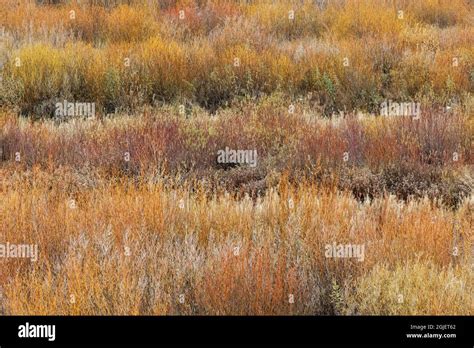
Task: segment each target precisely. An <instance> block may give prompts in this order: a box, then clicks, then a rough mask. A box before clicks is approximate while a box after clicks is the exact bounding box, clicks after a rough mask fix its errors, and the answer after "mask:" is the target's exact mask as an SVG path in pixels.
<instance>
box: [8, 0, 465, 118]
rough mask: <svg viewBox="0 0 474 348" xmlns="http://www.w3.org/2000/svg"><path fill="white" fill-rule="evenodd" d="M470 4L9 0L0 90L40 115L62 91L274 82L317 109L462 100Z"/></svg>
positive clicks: (159, 96)
mask: <svg viewBox="0 0 474 348" xmlns="http://www.w3.org/2000/svg"><path fill="white" fill-rule="evenodd" d="M400 11H401V12H402V13H401V14H400ZM473 16H474V15H473V13H472V6H469V1H468V0H455V1H449V3H448V2H445V1H431V0H430V1H428V0H425V1H421V2H419V1H405V2H403V3H399V2H396V1H378V0H364V1H357V2H353V1H331V2H328V3H325V2H320V3H316V4H315V3H314V2H313V1H303V2H301V1H286V2H276V3H275V2H270V1H256V2H252V3H251V4H247V5H246V4H244V3H241V2H237V1H224V2H218V3H217V2H207V3H201V2H194V1H177V2H152V3H149V2H148V3H146V4H143V3H142V4H139V2H135V3H133V4H121V2H120V1H117V2H113V3H110V4H109V5H107V4H105V3H104V4H101V3H81V4H77V3H75V2H74V1H73V2H56V3H55V5H54V6H53V5H37V4H35V3H34V2H32V1H24V2H18V1H7V4H6V5H5V6H4V9H3V10H1V11H0V26H1V28H3V29H4V35H3V36H2V38H1V39H2V45H1V46H0V48H1V49H0V59H1V62H2V64H3V65H4V69H3V70H2V78H3V87H2V92H3V93H1V94H0V95H1V98H0V102H1V103H2V104H7V105H13V106H16V107H19V108H20V110H21V112H22V113H24V114H28V115H30V116H35V117H38V116H43V117H48V116H49V117H50V116H51V115H52V113H51V110H48V108H47V107H46V106H48V105H49V107H50V108H51V107H52V105H54V103H55V102H56V101H58V100H64V99H68V100H81V101H89V102H96V103H97V104H98V108H97V110H98V111H100V112H103V113H114V112H116V111H117V110H119V111H120V110H122V111H133V110H136V108H137V107H138V106H141V105H150V104H160V103H163V102H170V101H176V102H179V103H182V104H186V103H192V104H194V105H199V106H201V107H205V108H207V109H209V110H211V111H215V110H216V109H218V108H219V107H225V106H227V105H228V104H229V103H231V102H232V101H233V100H235V99H241V98H245V97H249V96H250V97H254V98H260V97H261V96H262V95H268V94H272V93H275V92H282V93H284V94H285V95H286V96H287V98H288V99H291V98H297V97H302V96H306V95H308V93H311V94H312V98H313V99H314V101H315V103H317V104H318V105H320V106H321V107H322V108H323V110H324V113H325V114H326V115H330V114H331V113H333V112H338V111H346V112H347V111H348V112H351V111H353V110H359V109H360V110H365V111H371V112H373V111H374V110H376V109H377V108H379V105H380V103H381V102H382V101H383V100H385V99H393V100H404V101H417V102H424V103H428V104H430V103H437V104H441V105H448V104H449V105H451V104H453V105H464V104H465V103H466V102H467V100H469V97H470V96H471V95H472V90H473V75H472V69H473V61H474V60H473V59H474V58H473V57H474V55H473V49H472V47H474V44H473V39H472V38H473V37H474V36H473V28H472V25H471V23H472V18H473ZM46 76H47V77H48V78H46ZM49 77H50V78H49ZM41 107H43V108H41Z"/></svg>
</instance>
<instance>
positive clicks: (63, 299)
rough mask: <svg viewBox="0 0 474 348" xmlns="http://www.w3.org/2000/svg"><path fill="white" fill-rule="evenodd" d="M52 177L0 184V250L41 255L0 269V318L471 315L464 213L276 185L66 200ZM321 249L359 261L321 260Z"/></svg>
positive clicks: (97, 193) (35, 175)
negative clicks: (355, 247) (22, 246)
mask: <svg viewBox="0 0 474 348" xmlns="http://www.w3.org/2000/svg"><path fill="white" fill-rule="evenodd" d="M2 174H4V173H3V172H2ZM62 175H63V177H61V176H59V174H57V175H55V176H51V175H49V174H47V173H44V172H42V171H39V170H33V171H28V172H24V173H17V174H15V175H13V176H11V177H9V178H8V179H7V177H5V176H3V175H2V176H3V178H4V180H3V183H2V191H1V196H2V197H1V198H2V199H1V200H0V202H1V204H0V212H1V217H2V226H1V230H0V233H1V236H2V240H6V241H10V242H11V243H14V242H16V243H20V242H24V243H37V244H38V245H39V249H40V257H39V260H38V262H37V263H30V262H29V261H25V260H21V261H19V260H2V261H1V262H2V263H3V266H2V274H1V278H0V279H1V287H2V292H3V294H4V296H3V298H2V306H1V308H2V311H3V313H5V314H351V313H352V314H355V313H365V314H472V298H471V296H472V295H470V294H471V292H472V291H471V290H472V289H471V286H472V283H471V282H470V281H469V279H470V277H471V276H472V274H471V273H470V272H471V271H470V267H471V265H470V263H471V262H472V259H471V257H472V255H471V252H472V250H471V244H472V216H473V215H472V209H473V206H472V199H471V202H469V201H466V202H465V203H464V204H463V205H462V206H461V207H460V209H459V210H457V211H456V212H453V211H450V210H446V209H443V208H437V207H436V206H434V205H432V204H431V203H430V202H429V200H421V201H412V202H409V203H403V202H400V201H398V200H396V199H395V198H394V197H393V196H386V197H383V198H379V199H376V200H374V201H372V202H371V203H369V202H365V203H360V202H357V201H356V200H355V199H354V198H352V197H351V196H349V195H347V194H342V193H338V192H335V191H331V190H329V191H328V190H321V189H318V188H317V187H315V186H314V185H311V184H302V185H300V186H298V187H292V186H291V185H290V186H289V185H287V183H285V181H281V182H280V183H279V186H278V189H275V190H272V191H270V192H268V193H267V195H266V196H265V197H262V198H261V199H258V200H257V201H252V200H251V199H249V198H246V199H243V200H236V199H235V198H232V196H231V195H228V194H222V195H214V196H212V197H208V196H207V195H206V194H205V189H204V188H203V189H202V190H198V191H194V193H191V191H190V190H189V187H188V186H187V185H186V184H185V185H182V186H181V188H179V189H169V188H166V185H165V184H164V182H156V181H155V182H153V181H150V178H142V180H141V181H140V184H138V185H136V184H132V183H129V182H127V181H119V182H115V183H114V182H110V181H102V182H101V183H100V185H99V186H98V187H96V188H94V189H82V190H81V191H80V192H76V193H72V192H69V191H68V190H65V189H64V188H62V187H61V185H60V182H63V181H64V179H65V176H66V175H67V173H63V174H62ZM28 177H30V178H31V179H33V180H32V181H30V180H29V179H28ZM25 179H26V180H25ZM29 182H31V183H29ZM71 199H74V201H75V204H74V205H72V206H71V204H70V200H71ZM333 242H334V243H343V244H346V243H354V244H364V245H365V248H366V249H365V250H366V251H365V259H364V261H363V262H358V261H356V260H353V259H332V258H326V257H325V245H326V244H332V243H333ZM454 247H456V248H457V250H458V252H456V253H455V254H456V256H454V255H453V250H454ZM461 283H462V284H463V285H462V286H463V287H462V288H460V286H461V285H460V284H461ZM183 294H184V303H180V301H179V298H180V295H183ZM399 294H401V295H403V296H404V298H405V302H404V303H403V304H400V303H398V301H399V300H398V295H399ZM290 295H293V296H294V299H295V301H294V303H290V302H289V296H290ZM71 296H73V297H71ZM338 296H339V297H340V299H339V300H337V298H339V297H338ZM441 298H443V299H444V302H440V299H441ZM71 299H73V300H71ZM413 301H415V302H416V305H414V306H410V305H409V304H410V303H411V302H413Z"/></svg>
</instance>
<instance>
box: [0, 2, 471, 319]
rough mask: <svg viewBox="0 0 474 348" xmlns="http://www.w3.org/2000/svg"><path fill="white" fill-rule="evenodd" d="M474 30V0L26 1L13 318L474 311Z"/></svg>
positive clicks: (14, 6) (19, 54) (8, 58)
mask: <svg viewBox="0 0 474 348" xmlns="http://www.w3.org/2000/svg"><path fill="white" fill-rule="evenodd" d="M473 24H474V2H473V1H472V0H450V1H447V0H446V1H444V0H420V1H415V0H385V1H382V0H360V1H345V0H334V1H329V0H315V1H309V0H305V1H291V0H289V1H263V0H261V1H202V0H182V1H180V0H159V1H135V0H128V1H125V0H88V1H85V0H83V1H80V2H79V1H65V0H49V1H47V0H44V1H32V0H4V1H2V7H1V8H0V78H1V80H0V127H1V130H0V314H3V315H14V314H25V315H33V314H70V315H81V314H91V315H94V314H112V315H122V314H132V315H138V314H144V315H166V314H182V315H196V314H206V315H211V314H226V315H243V314H251V315H256V314H270V315H278V314H291V315H301V314H315V315H359V314H362V315H364V314H369V315H372V314H374V315H397V314H409V315H416V314H426V315H428V314H429V315H441V314H449V315H473V314H474V302H473V295H472V294H473V293H474V291H473V290H474V289H473V281H472V280H473V279H472V277H473V274H472V271H473V269H472V265H473V256H474V247H473V238H474V236H473V231H474V221H473V218H474V193H473V189H474V158H473V155H472V149H473V138H474V118H473V114H474V97H473V91H474V25H473ZM58 103H60V104H61V105H62V104H63V103H64V104H66V105H67V103H79V104H81V107H82V104H84V105H86V104H87V105H90V104H93V106H94V109H93V110H94V111H93V114H92V115H86V116H90V117H86V116H84V115H77V114H76V115H67V117H66V116H65V115H64V112H59V113H58ZM391 103H400V105H402V104H406V105H409V106H410V109H406V110H405V111H407V110H408V111H407V114H406V115H405V114H403V112H401V111H400V110H401V109H399V110H398V113H401V114H399V115H392V114H391V115H388V112H387V114H384V111H383V110H384V106H383V105H386V104H391ZM416 106H418V107H419V109H418V111H417V112H416V113H415V111H414V110H415V109H416ZM65 109H66V108H65ZM61 110H62V109H61ZM77 110H78V109H76V112H77ZM389 110H390V111H393V109H391V108H390V107H389ZM63 111H64V110H63ZM414 116H416V117H414ZM224 149H235V150H239V151H240V150H242V151H252V153H255V155H256V158H255V163H254V164H255V165H249V163H244V162H245V161H244V162H242V161H240V162H239V161H234V162H232V161H225V163H223V162H222V161H221V160H220V159H219V152H220V151H223V150H224ZM242 153H243V152H242ZM7 244H8V245H9V244H14V245H23V244H27V245H36V246H37V247H38V255H37V260H35V261H33V260H32V259H31V260H29V259H28V258H26V257H23V258H22V257H16V256H11V255H10V256H6V255H4V253H3V254H2V246H4V245H7ZM339 246H342V247H346V246H348V248H346V249H345V251H344V250H342V251H341V253H340V254H339V252H336V250H339V249H338V248H339ZM349 249H350V250H351V253H353V254H349V255H348V250H349Z"/></svg>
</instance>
